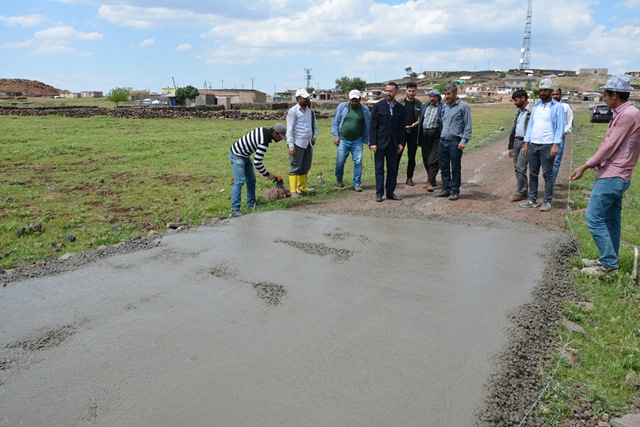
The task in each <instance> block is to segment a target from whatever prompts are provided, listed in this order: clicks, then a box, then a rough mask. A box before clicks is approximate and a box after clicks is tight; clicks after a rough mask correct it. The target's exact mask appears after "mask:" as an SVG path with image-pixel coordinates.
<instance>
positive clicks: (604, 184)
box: [584, 178, 631, 268]
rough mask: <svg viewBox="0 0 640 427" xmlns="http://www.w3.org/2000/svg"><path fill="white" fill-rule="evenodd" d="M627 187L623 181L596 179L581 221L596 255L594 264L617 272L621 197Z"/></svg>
mask: <svg viewBox="0 0 640 427" xmlns="http://www.w3.org/2000/svg"><path fill="white" fill-rule="evenodd" d="M630 185H631V182H629V181H628V180H626V179H624V178H600V179H597V180H596V183H595V184H594V186H593V190H591V197H590V198H589V205H588V206H587V211H586V212H585V214H584V219H585V222H586V223H587V227H588V228H589V231H590V232H591V235H592V236H593V241H594V242H595V243H596V246H597V247H598V251H599V252H600V256H599V258H598V260H599V261H600V263H601V264H602V265H604V266H605V267H609V268H618V251H619V250H620V228H621V225H622V196H623V195H624V192H625V191H627V189H628V188H629V186H630Z"/></svg>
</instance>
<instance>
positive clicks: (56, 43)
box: [33, 40, 77, 55]
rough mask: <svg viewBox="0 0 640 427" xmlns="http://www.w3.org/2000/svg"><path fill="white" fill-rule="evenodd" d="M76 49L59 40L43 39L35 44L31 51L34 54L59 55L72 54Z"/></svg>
mask: <svg viewBox="0 0 640 427" xmlns="http://www.w3.org/2000/svg"><path fill="white" fill-rule="evenodd" d="M76 52H77V51H76V50H75V49H73V48H71V47H69V46H68V45H67V43H65V42H64V41H61V40H43V41H42V42H40V43H36V44H35V49H34V50H33V53H35V54H36V55H60V54H73V53H76Z"/></svg>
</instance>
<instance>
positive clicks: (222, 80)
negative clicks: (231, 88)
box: [220, 79, 224, 89]
mask: <svg viewBox="0 0 640 427" xmlns="http://www.w3.org/2000/svg"><path fill="white" fill-rule="evenodd" d="M220 82H221V83H222V87H221V88H220V89H224V79H220Z"/></svg>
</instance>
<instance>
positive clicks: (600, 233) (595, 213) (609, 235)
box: [571, 75, 640, 276]
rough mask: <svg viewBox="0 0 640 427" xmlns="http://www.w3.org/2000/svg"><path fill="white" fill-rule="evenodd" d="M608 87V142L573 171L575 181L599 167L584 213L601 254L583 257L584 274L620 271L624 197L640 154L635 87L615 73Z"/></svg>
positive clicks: (606, 137)
mask: <svg viewBox="0 0 640 427" xmlns="http://www.w3.org/2000/svg"><path fill="white" fill-rule="evenodd" d="M601 89H604V102H606V103H607V105H608V106H609V108H610V109H611V110H612V112H613V117H612V118H611V122H609V126H608V127H607V134H606V136H605V139H604V142H603V143H602V145H600V148H598V151H596V154H595V155H594V156H593V157H591V158H590V159H588V160H587V161H586V163H585V164H584V165H582V166H580V167H579V168H576V169H575V170H574V171H573V172H572V173H571V180H572V181H575V180H577V179H580V178H581V177H582V174H583V173H584V171H586V170H587V169H589V168H596V167H597V168H598V175H597V177H596V183H595V184H594V185H593V190H592V191H591V197H590V198H589V205H588V206H587V211H586V212H585V214H584V217H585V222H586V223H587V227H588V228H589V231H590V232H591V235H592V236H593V240H594V242H595V243H596V246H597V247H598V251H599V252H600V255H599V257H598V259H597V260H588V259H583V260H582V262H583V264H584V266H585V268H583V269H582V273H584V274H587V275H589V276H604V275H608V274H613V273H616V272H617V271H618V252H619V250H620V234H621V231H620V229H621V225H622V196H623V195H624V193H625V191H627V189H628V188H629V186H630V185H631V181H630V180H631V174H632V173H633V168H634V167H635V165H636V163H637V162H638V156H639V155H640V111H638V109H637V108H636V107H634V106H633V105H631V104H630V103H629V102H628V100H629V95H630V92H631V91H632V90H633V88H632V87H631V85H630V82H629V78H628V77H626V76H621V75H620V76H613V77H612V78H610V79H609V81H608V82H607V84H606V85H604V86H603V87H602V88H601Z"/></svg>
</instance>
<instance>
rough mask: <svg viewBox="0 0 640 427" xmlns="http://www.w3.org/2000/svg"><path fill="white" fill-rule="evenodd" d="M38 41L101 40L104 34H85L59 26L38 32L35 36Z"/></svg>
mask: <svg viewBox="0 0 640 427" xmlns="http://www.w3.org/2000/svg"><path fill="white" fill-rule="evenodd" d="M34 37H35V38H36V39H45V40H46V39H57V40H101V39H102V37H103V36H102V34H99V33H96V32H91V33H85V32H82V31H79V30H76V29H75V28H73V27H67V26H59V27H51V28H47V29H46V30H42V31H38V32H37V33H35V34H34Z"/></svg>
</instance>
